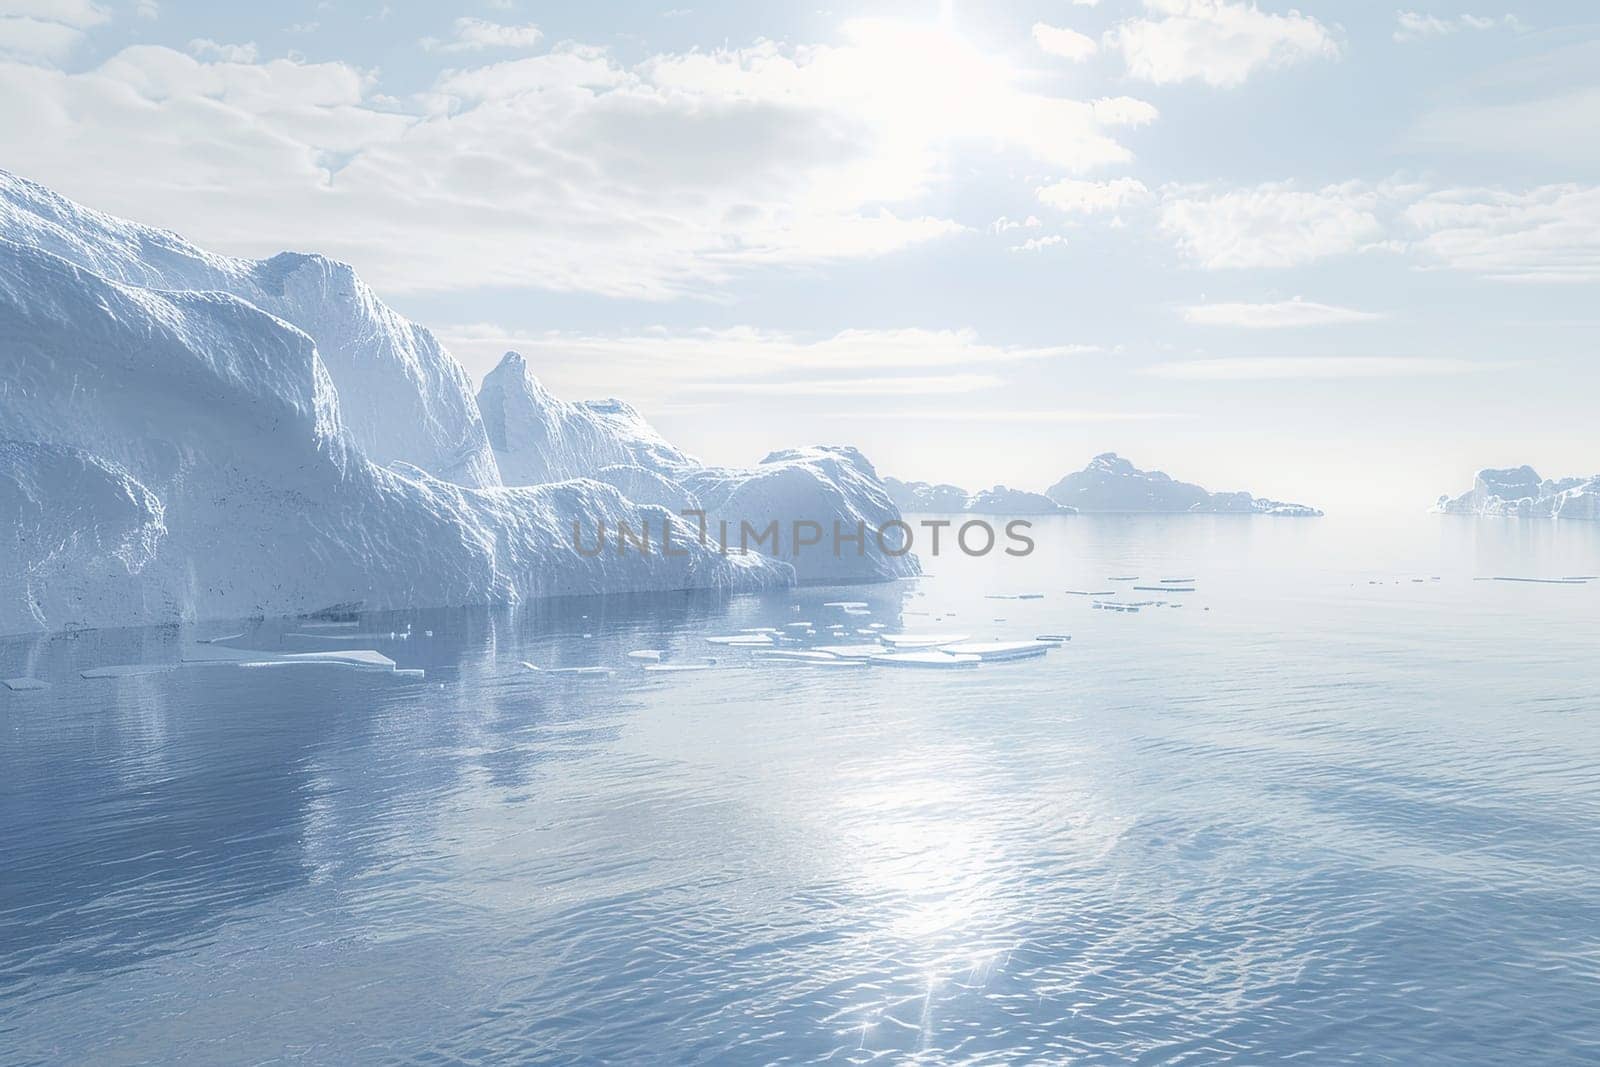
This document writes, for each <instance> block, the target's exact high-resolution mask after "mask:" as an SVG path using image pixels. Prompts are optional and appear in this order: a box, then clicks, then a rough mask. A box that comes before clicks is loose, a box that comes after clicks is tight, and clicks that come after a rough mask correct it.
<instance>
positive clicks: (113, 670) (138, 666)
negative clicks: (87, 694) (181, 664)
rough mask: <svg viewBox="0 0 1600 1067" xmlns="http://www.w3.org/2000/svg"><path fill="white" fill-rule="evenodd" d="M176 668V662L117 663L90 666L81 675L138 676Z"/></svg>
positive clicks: (99, 676) (101, 676) (88, 676)
mask: <svg viewBox="0 0 1600 1067" xmlns="http://www.w3.org/2000/svg"><path fill="white" fill-rule="evenodd" d="M177 669H178V664H176V663H117V664H113V665H112V666H109V667H91V668H89V669H88V670H86V671H84V672H83V677H85V678H140V677H143V676H144V675H147V674H166V673H168V672H170V671H175V670H177Z"/></svg>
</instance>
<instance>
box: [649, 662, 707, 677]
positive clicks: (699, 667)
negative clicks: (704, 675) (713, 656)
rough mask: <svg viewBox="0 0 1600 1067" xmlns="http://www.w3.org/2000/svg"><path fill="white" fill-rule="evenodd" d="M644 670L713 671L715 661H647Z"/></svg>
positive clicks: (670, 672)
mask: <svg viewBox="0 0 1600 1067" xmlns="http://www.w3.org/2000/svg"><path fill="white" fill-rule="evenodd" d="M644 669H645V670H647V671H651V672H653V673H657V674H681V673H683V672H685V671H714V670H717V669H718V668H717V665H716V664H715V663H647V664H645V668H644Z"/></svg>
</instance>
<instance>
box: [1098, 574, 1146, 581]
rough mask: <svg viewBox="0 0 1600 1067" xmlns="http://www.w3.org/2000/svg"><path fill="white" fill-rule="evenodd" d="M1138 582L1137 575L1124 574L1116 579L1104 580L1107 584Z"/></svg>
mask: <svg viewBox="0 0 1600 1067" xmlns="http://www.w3.org/2000/svg"><path fill="white" fill-rule="evenodd" d="M1138 580H1139V576H1138V575H1137V574H1124V575H1121V576H1120V577H1117V578H1107V579H1106V581H1108V582H1137V581H1138Z"/></svg>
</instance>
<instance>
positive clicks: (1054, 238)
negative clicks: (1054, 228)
mask: <svg viewBox="0 0 1600 1067" xmlns="http://www.w3.org/2000/svg"><path fill="white" fill-rule="evenodd" d="M1066 244H1067V238H1066V235H1065V234H1059V233H1052V234H1046V235H1045V236H1044V237H1030V238H1028V239H1027V240H1026V241H1024V242H1022V243H1021V244H1020V245H1012V246H1011V251H1013V252H1043V251H1044V250H1045V249H1046V248H1064V247H1066Z"/></svg>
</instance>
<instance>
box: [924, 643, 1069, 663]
mask: <svg viewBox="0 0 1600 1067" xmlns="http://www.w3.org/2000/svg"><path fill="white" fill-rule="evenodd" d="M1055 646H1056V643H1055V642H1054V641H966V642H961V643H958V644H954V645H940V646H939V651H941V652H946V653H949V654H950V655H952V656H977V657H978V658H979V659H981V660H983V661H985V662H988V661H990V660H1003V659H1025V658H1027V657H1029V656H1042V655H1044V654H1045V653H1046V652H1048V651H1050V650H1051V649H1052V648H1054V647H1055Z"/></svg>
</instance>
